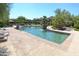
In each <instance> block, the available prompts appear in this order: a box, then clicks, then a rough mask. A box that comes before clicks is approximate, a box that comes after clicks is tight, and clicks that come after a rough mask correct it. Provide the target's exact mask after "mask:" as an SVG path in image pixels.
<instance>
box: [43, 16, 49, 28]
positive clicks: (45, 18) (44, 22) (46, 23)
mask: <svg viewBox="0 0 79 59" xmlns="http://www.w3.org/2000/svg"><path fill="white" fill-rule="evenodd" d="M47 25H48V22H47V17H46V16H43V19H42V27H43V29H46V28H47Z"/></svg>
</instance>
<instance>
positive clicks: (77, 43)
mask: <svg viewBox="0 0 79 59" xmlns="http://www.w3.org/2000/svg"><path fill="white" fill-rule="evenodd" d="M8 31H9V33H10V36H9V37H8V41H7V42H5V43H0V45H1V46H2V45H4V46H7V47H8V49H9V51H10V52H11V55H13V56H31V55H32V56H36V55H37V56H43V55H44V56H46V55H47V56H52V55H53V56H55V55H79V32H76V31H74V32H73V33H72V35H71V36H70V38H69V40H66V41H65V42H63V44H60V45H59V46H60V47H58V46H56V45H53V43H49V42H47V41H44V40H40V38H39V37H36V36H33V35H31V34H29V33H25V32H22V31H19V30H16V29H13V28H8ZM61 46H64V47H63V48H64V49H61Z"/></svg>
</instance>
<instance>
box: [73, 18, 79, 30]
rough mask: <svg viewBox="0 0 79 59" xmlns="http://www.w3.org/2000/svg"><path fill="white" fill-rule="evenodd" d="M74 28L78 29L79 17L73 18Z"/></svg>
mask: <svg viewBox="0 0 79 59" xmlns="http://www.w3.org/2000/svg"><path fill="white" fill-rule="evenodd" d="M74 28H76V29H79V16H75V20H74Z"/></svg>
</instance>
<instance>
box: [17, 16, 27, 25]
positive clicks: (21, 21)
mask: <svg viewBox="0 0 79 59" xmlns="http://www.w3.org/2000/svg"><path fill="white" fill-rule="evenodd" d="M15 22H16V23H17V24H20V25H24V24H25V23H26V18H25V17H23V16H19V17H18V18H17V19H16V21H15Z"/></svg>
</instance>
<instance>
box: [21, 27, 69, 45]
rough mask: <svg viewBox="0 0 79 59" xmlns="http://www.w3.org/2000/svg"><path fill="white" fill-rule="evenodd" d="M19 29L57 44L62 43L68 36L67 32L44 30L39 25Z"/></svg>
mask: <svg viewBox="0 0 79 59" xmlns="http://www.w3.org/2000/svg"><path fill="white" fill-rule="evenodd" d="M21 30H22V31H25V32H29V33H31V34H33V35H36V36H38V37H41V38H44V39H46V40H49V41H52V42H55V43H58V44H61V43H63V42H64V41H65V39H66V38H67V37H68V36H69V35H68V34H63V33H57V32H51V31H45V30H43V29H42V28H41V27H24V28H22V29H21Z"/></svg>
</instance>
